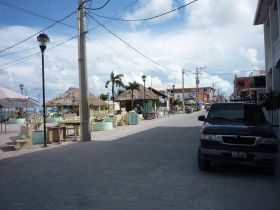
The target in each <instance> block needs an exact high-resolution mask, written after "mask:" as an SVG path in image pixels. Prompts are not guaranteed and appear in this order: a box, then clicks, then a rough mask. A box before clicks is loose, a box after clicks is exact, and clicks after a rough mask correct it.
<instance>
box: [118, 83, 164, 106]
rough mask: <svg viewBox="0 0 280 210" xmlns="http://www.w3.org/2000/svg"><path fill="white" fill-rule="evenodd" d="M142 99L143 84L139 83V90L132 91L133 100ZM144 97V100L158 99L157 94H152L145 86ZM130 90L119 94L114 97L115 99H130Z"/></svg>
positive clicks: (119, 100)
mask: <svg viewBox="0 0 280 210" xmlns="http://www.w3.org/2000/svg"><path fill="white" fill-rule="evenodd" d="M143 99H144V86H143V85H139V90H134V91H133V100H143ZM145 99H146V100H153V101H156V100H159V96H158V95H156V94H154V93H153V92H152V91H151V90H149V89H148V88H145ZM131 100H132V98H131V90H126V91H124V92H123V93H122V94H120V95H119V96H117V97H116V98H115V101H117V102H121V101H131Z"/></svg>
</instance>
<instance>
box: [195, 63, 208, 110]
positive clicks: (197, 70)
mask: <svg viewBox="0 0 280 210" xmlns="http://www.w3.org/2000/svg"><path fill="white" fill-rule="evenodd" d="M205 68H206V67H196V71H195V84H196V109H197V110H198V103H197V102H198V92H199V91H198V85H199V74H202V73H201V71H202V70H203V69H205Z"/></svg>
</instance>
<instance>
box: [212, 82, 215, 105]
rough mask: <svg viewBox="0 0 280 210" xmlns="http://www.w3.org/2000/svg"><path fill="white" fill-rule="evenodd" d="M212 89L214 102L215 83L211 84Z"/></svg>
mask: <svg viewBox="0 0 280 210" xmlns="http://www.w3.org/2000/svg"><path fill="white" fill-rule="evenodd" d="M212 88H213V101H215V82H212Z"/></svg>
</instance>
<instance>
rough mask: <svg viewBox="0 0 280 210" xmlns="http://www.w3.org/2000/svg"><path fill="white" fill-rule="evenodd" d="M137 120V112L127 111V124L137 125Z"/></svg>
mask: <svg viewBox="0 0 280 210" xmlns="http://www.w3.org/2000/svg"><path fill="white" fill-rule="evenodd" d="M138 122H139V117H138V114H137V113H136V112H134V111H130V112H129V113H128V125H137V124H138Z"/></svg>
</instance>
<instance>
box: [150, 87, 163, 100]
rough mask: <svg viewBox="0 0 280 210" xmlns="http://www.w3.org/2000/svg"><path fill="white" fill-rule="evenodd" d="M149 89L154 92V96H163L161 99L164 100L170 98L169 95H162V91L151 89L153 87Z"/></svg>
mask: <svg viewBox="0 0 280 210" xmlns="http://www.w3.org/2000/svg"><path fill="white" fill-rule="evenodd" d="M148 89H149V90H151V91H153V93H154V94H156V95H158V96H161V97H162V98H164V99H165V98H167V97H168V96H167V95H165V94H163V93H161V92H160V91H158V90H156V89H153V88H151V87H149V88H148Z"/></svg>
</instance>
